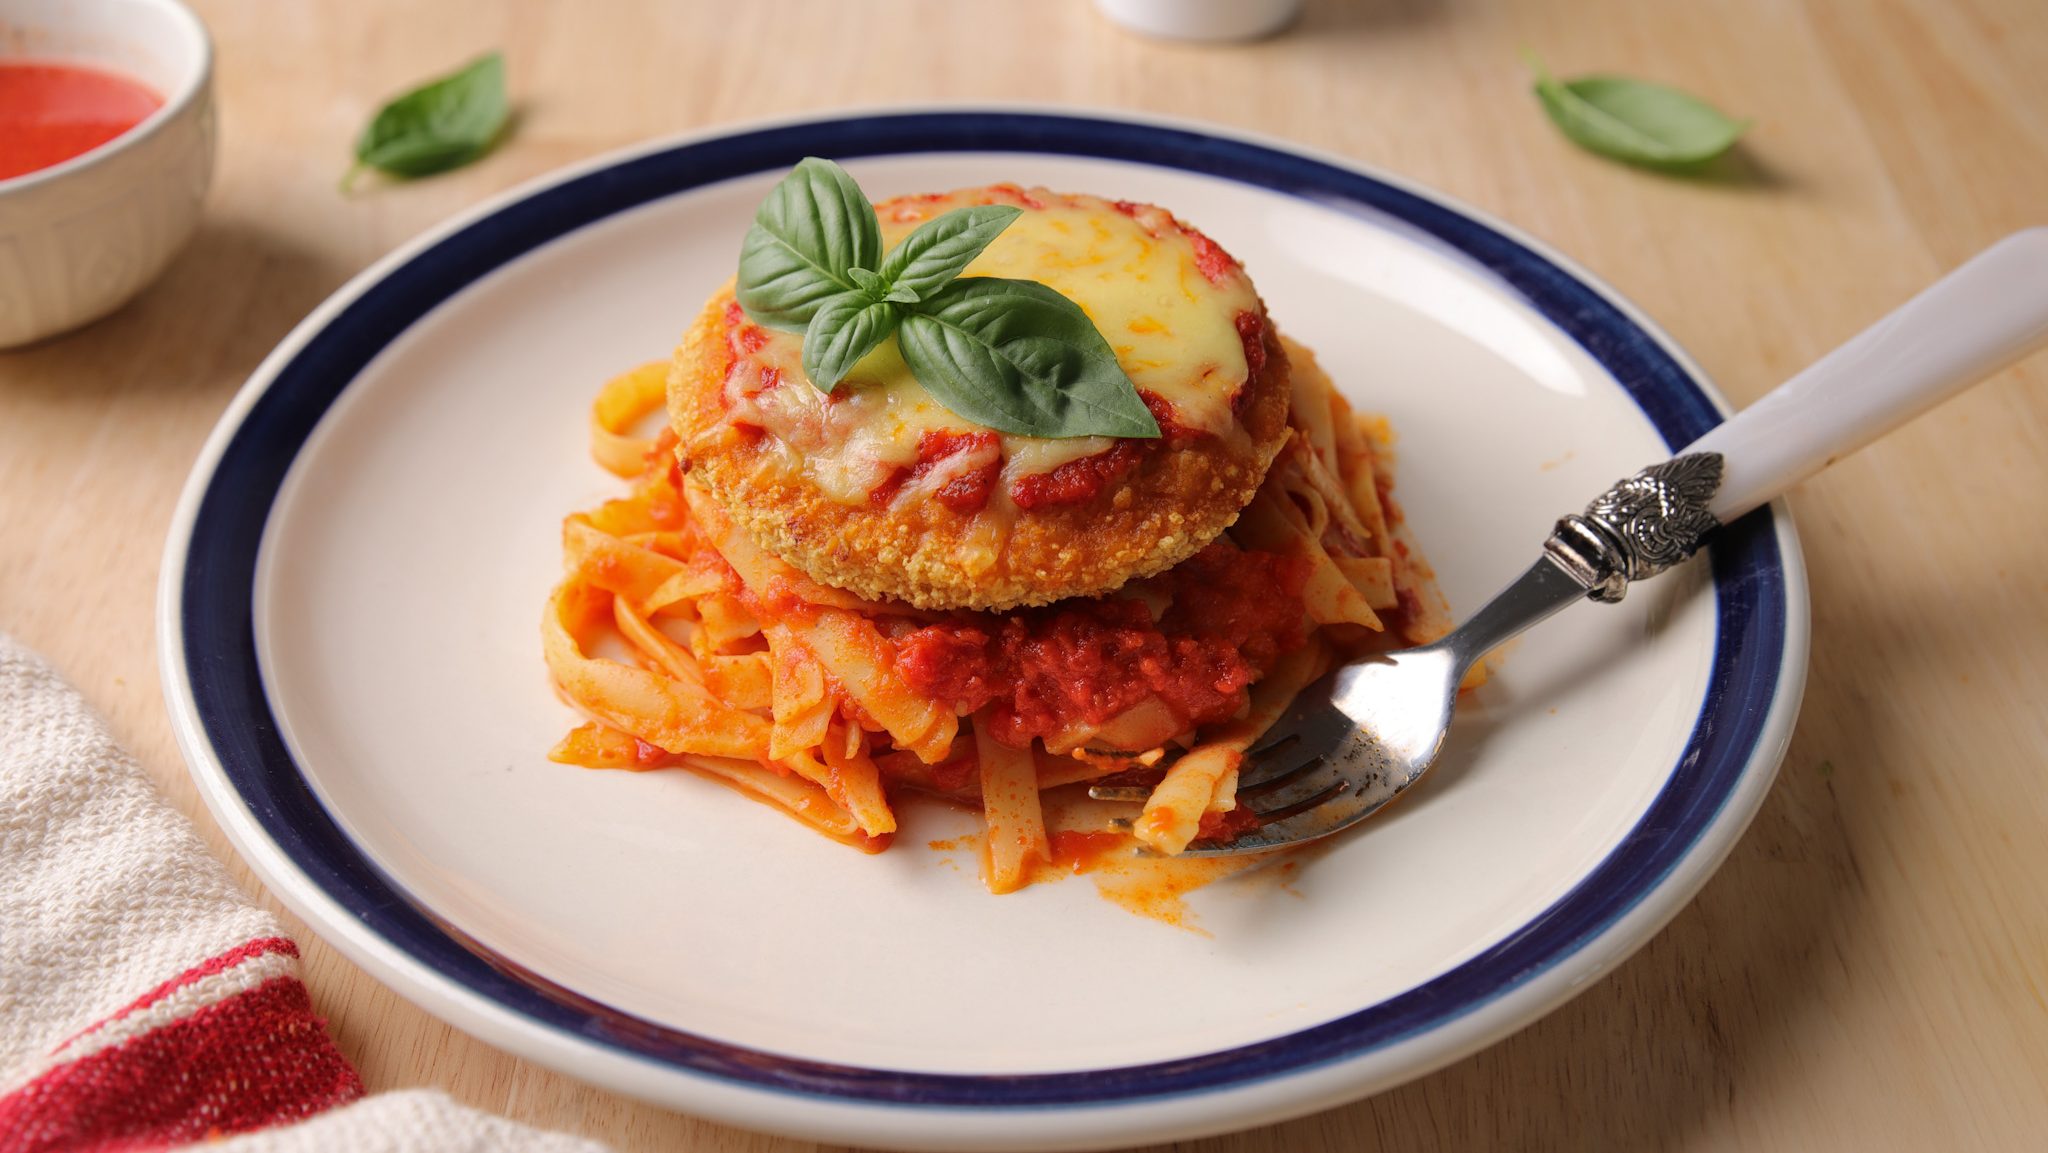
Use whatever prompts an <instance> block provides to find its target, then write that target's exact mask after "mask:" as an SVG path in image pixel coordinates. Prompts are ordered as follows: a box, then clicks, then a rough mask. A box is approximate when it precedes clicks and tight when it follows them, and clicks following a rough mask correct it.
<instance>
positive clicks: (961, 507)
mask: <svg viewBox="0 0 2048 1153" xmlns="http://www.w3.org/2000/svg"><path fill="white" fill-rule="evenodd" d="M1000 445H1001V438H1000V437H999V436H997V435H996V434H995V433H993V432H990V431H987V430H982V431H979V432H954V431H952V430H951V429H944V428H935V429H931V430H929V431H927V432H926V433H924V435H922V436H920V437H918V438H917V464H916V465H915V466H914V467H911V468H899V469H896V470H895V471H893V472H891V473H890V474H889V475H888V477H887V478H886V479H884V480H883V481H882V483H880V484H878V485H876V486H875V487H874V488H873V489H872V490H870V491H869V492H868V500H869V502H870V503H872V504H874V505H876V506H881V505H886V504H888V503H889V502H890V501H892V500H895V499H896V493H897V491H898V490H900V489H901V488H902V487H903V486H904V485H906V484H908V483H910V482H911V481H913V480H916V479H918V478H919V477H922V476H924V475H925V474H926V473H929V472H931V471H932V470H933V469H935V468H937V467H938V466H939V465H940V464H941V463H942V462H944V461H945V460H947V459H948V458H950V457H952V456H953V455H955V454H956V453H962V452H973V451H986V450H988V449H990V448H999V447H1000ZM1002 471H1003V458H1002V454H1001V453H1000V452H997V453H996V454H995V455H994V456H992V457H991V458H990V459H989V460H988V461H987V462H986V463H984V464H982V465H980V466H979V467H977V468H972V469H968V470H967V471H965V472H962V473H960V474H958V475H956V476H954V477H953V478H952V479H950V480H948V481H947V482H946V483H945V484H942V485H940V486H939V489H938V491H937V492H935V493H933V494H932V499H933V500H936V501H938V502H939V503H940V504H942V505H945V506H946V507H947V508H949V509H952V510H953V511H954V512H957V513H964V514H966V515H969V516H972V515H973V514H975V513H978V512H980V511H981V510H982V509H984V508H986V507H988V498H989V494H990V493H992V492H994V491H995V487H996V478H997V477H999V476H1001V475H1002Z"/></svg>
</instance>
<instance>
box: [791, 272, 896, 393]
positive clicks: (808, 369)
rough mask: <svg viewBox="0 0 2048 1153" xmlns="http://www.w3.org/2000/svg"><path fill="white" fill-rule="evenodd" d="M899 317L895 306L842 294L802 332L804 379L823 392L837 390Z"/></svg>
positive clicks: (862, 295) (861, 295)
mask: <svg viewBox="0 0 2048 1153" xmlns="http://www.w3.org/2000/svg"><path fill="white" fill-rule="evenodd" d="M900 316H901V313H900V312H899V311H898V309H897V307H896V305H894V304H891V303H889V302H887V301H878V300H874V299H872V298H870V297H869V296H868V295H867V294H866V293H863V292H847V293H841V294H840V295H838V296H834V297H832V298H830V299H828V300H826V301H825V302H824V303H823V304H821V305H819V306H818V311H817V312H815V313H813V314H812V316H811V323H810V326H809V327H808V328H806V329H804V375H805V376H808V377H810V378H811V383H812V384H814V385H816V386H817V387H818V388H820V389H822V390H824V391H826V392H831V391H832V390H834V389H836V388H838V387H839V382H840V381H842V380H845V379H846V374H847V373H848V372H850V371H852V369H853V366H854V365H855V364H856V363H858V362H859V360H860V358H861V357H863V356H866V355H867V354H868V353H870V352H873V351H874V350H875V349H876V348H878V347H880V346H881V343H882V342H883V341H885V340H887V339H889V334H890V333H892V332H894V331H896V322H897V320H898V319H899V318H900Z"/></svg>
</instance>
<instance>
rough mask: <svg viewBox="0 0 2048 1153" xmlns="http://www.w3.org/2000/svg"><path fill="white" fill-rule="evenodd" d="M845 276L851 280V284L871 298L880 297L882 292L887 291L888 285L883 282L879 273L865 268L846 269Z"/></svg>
mask: <svg viewBox="0 0 2048 1153" xmlns="http://www.w3.org/2000/svg"><path fill="white" fill-rule="evenodd" d="M846 278H847V279H848V280H851V281H853V286H854V287H855V288H858V289H860V290H861V291H862V292H865V293H867V294H868V297H869V298H870V299H872V300H880V299H882V294H883V293H885V292H887V291H889V286H888V285H887V284H886V283H884V282H883V280H882V278H881V276H880V275H879V274H877V273H873V272H869V271H868V270H867V269H865V268H849V269H847V270H846Z"/></svg>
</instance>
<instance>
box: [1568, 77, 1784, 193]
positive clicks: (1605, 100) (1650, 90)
mask: <svg viewBox="0 0 2048 1153" xmlns="http://www.w3.org/2000/svg"><path fill="white" fill-rule="evenodd" d="M1532 63H1534V62H1533V61H1532ZM1535 70H1536V97H1537V99H1539V100H1541V101H1542V103H1543V111H1544V112H1545V113H1546V114H1547V115H1548V116H1549V117H1550V119H1551V122H1552V123H1554V124H1556V125H1557V127H1558V128H1559V129H1560V130H1561V131H1563V133H1564V134H1565V135H1566V136H1568V137H1570V138H1571V140H1572V142H1573V143H1575V144H1577V145H1579V146H1580V147H1582V148H1586V149H1590V150H1591V151H1594V152H1598V153H1600V154H1601V155H1603V156H1611V157H1613V158H1615V159H1617V160H1625V161H1628V162H1630V163H1632V164H1643V165H1649V166H1651V167H1682V166H1685V165H1690V164H1699V163H1702V162H1704V161H1707V160H1711V159H1713V158H1714V157H1716V156H1719V155H1721V154H1722V153H1723V152H1726V151H1728V149H1729V148H1731V147H1733V146H1734V144H1735V141H1736V140H1737V139H1739V138H1740V137H1741V136H1742V134H1743V133H1744V132H1745V131H1747V130H1748V128H1749V125H1750V122H1749V121H1747V120H1737V119H1734V118H1733V117H1730V116H1727V115H1725V114H1723V113H1722V112H1721V111H1720V110H1719V109H1717V108H1715V107H1714V106H1713V105H1711V104H1708V103H1707V102H1706V101H1704V100H1701V99H1700V98H1699V97H1697V96H1694V95H1692V94H1690V93H1687V92H1682V91H1680V90H1678V89H1676V88H1671V87H1667V86H1665V85H1662V84H1652V83H1650V82H1648V81H1645V80H1633V79H1630V78H1629V77H1626V76H1582V77H1579V78H1577V79H1574V80H1558V79H1557V78H1555V77H1553V76H1551V75H1550V73H1549V72H1547V71H1545V70H1544V68H1543V66H1542V65H1541V64H1536V65H1535Z"/></svg>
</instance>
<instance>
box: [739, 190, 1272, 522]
mask: <svg viewBox="0 0 2048 1153" xmlns="http://www.w3.org/2000/svg"><path fill="white" fill-rule="evenodd" d="M988 203H1005V204H1017V205H1019V206H1020V207H1023V208H1025V210H1026V211H1025V212H1024V214H1023V215H1021V216H1019V217H1018V218H1017V219H1016V220H1015V221H1014V222H1013V223H1012V224H1011V225H1010V226H1009V228H1007V229H1005V230H1004V232H1003V234H1002V235H1001V236H999V237H997V238H996V240H995V242H994V243H993V244H991V245H989V247H988V248H987V249H986V250H985V251H983V252H982V254H981V255H980V256H979V257H978V258H976V260H975V261H974V263H973V264H970V265H968V267H967V270H966V272H965V273H964V274H963V275H966V276H1003V277H1013V278H1017V279H1022V280H1036V281H1039V282H1041V283H1044V284H1047V285H1050V286H1051V287H1052V288H1054V289H1057V290H1058V291H1059V292H1061V293H1063V294H1065V295H1066V296H1067V297H1068V298H1069V299H1071V300H1073V301H1074V302H1075V303H1076V304H1078V305H1080V306H1081V308H1082V310H1083V311H1085V312H1086V313H1087V314H1088V316H1089V319H1091V320H1093V321H1094V322H1095V326H1096V328H1097V329H1098V330H1099V331H1101V333H1102V335H1103V337H1104V338H1105V339H1106V340H1107V341H1108V342H1109V344H1110V347H1111V348H1113V349H1114V350H1115V351H1116V356H1117V361H1118V363H1120V364H1121V365H1122V366H1123V369H1124V371H1125V372H1126V373H1128V374H1129V375H1130V378H1131V381H1132V383H1134V384H1135V385H1137V387H1138V388H1139V389H1140V390H1141V391H1144V392H1150V393H1153V394H1156V395H1157V396H1159V397H1160V398H1161V399H1163V400H1165V401H1167V402H1168V403H1169V404H1171V405H1172V406H1173V410H1174V414H1175V417H1176V419H1177V420H1178V421H1179V423H1181V424H1182V425H1185V426H1187V427H1189V428H1192V429H1196V430H1200V431H1203V432H1208V433H1214V434H1217V435H1223V436H1230V435H1233V434H1234V433H1236V432H1237V428H1236V417H1235V415H1234V414H1233V412H1232V409H1231V401H1232V399H1233V398H1234V397H1235V396H1236V395H1237V393H1238V390H1239V389H1241V388H1242V387H1243V386H1244V383H1245V379H1246V376H1247V366H1246V362H1245V352H1244V339H1243V337H1242V336H1240V335H1239V330H1238V317H1239V315H1240V314H1243V313H1246V312H1250V313H1253V314H1255V315H1256V314H1257V312H1258V308H1259V302H1258V297H1257V295H1256V294H1255V293H1254V291H1253V289H1252V286H1251V283H1250V281H1248V280H1247V279H1246V278H1245V276H1244V274H1243V273H1242V272H1241V271H1240V270H1238V269H1237V268H1236V266H1235V265H1230V266H1228V267H1227V268H1222V269H1217V268H1216V267H1215V266H1214V264H1213V261H1214V256H1215V254H1214V249H1213V247H1212V248H1211V260H1212V271H1219V272H1220V275H1219V277H1218V279H1216V280H1213V281H1212V280H1211V279H1210V278H1209V276H1208V275H1206V274H1205V273H1204V271H1203V263H1202V261H1203V253H1202V250H1201V248H1199V247H1198V245H1197V243H1196V240H1195V239H1194V238H1192V237H1191V236H1190V235H1189V234H1188V233H1187V232H1185V231H1183V230H1182V229H1181V228H1179V227H1178V226H1176V225H1175V224H1174V223H1173V220H1172V218H1171V217H1170V216H1168V215H1167V214H1166V213H1164V212H1161V211H1158V210H1152V209H1141V210H1139V211H1138V212H1136V213H1129V212H1125V211H1121V210H1119V209H1118V208H1117V207H1116V206H1115V205H1113V204H1110V203H1109V202H1107V201H1104V200H1099V199H1096V198H1094V197H1085V196H1062V195H1058V194H1054V193H1049V192H1044V191H1042V190H1033V191H1031V192H1030V193H1022V192H1020V191H1019V190H1016V189H1013V188H1009V187H1006V186H997V187H994V188H987V189H972V190H967V191H963V192H956V193H952V194H949V195H945V196H929V197H907V198H904V199H902V200H898V201H891V202H888V203H885V204H883V205H882V206H881V208H880V215H881V220H882V239H883V243H884V245H885V247H893V246H894V245H895V244H896V243H897V242H899V241H901V240H902V239H903V238H904V237H905V236H908V235H909V234H910V233H911V231H913V230H914V229H915V228H916V227H917V226H918V225H919V224H921V223H923V222H924V221H926V220H929V219H931V218H933V217H935V216H938V215H940V214H942V213H945V212H947V211H950V210H952V209H954V208H959V207H963V206H966V205H970V204H988ZM765 338H766V339H765V343H763V344H762V346H761V347H760V349H759V350H758V351H755V352H751V353H742V355H741V360H740V363H737V364H736V365H735V366H734V371H733V373H732V375H731V376H730V377H729V378H728V381H727V385H726V400H727V404H728V412H729V419H730V420H732V421H735V422H744V423H746V424H752V425H755V426H758V427H760V428H762V429H763V430H765V431H766V432H768V433H769V434H770V435H771V436H772V437H773V438H774V439H775V440H777V441H779V442H781V444H780V445H779V446H778V447H777V448H776V450H775V451H774V452H772V453H770V454H764V456H763V458H762V459H763V461H764V462H766V463H764V467H773V468H779V469H786V470H790V471H792V472H800V473H801V474H802V475H804V476H805V477H806V479H808V480H809V481H810V482H811V483H812V484H813V485H814V486H816V487H817V488H818V490H819V491H821V492H823V493H824V494H826V495H827V496H829V497H830V498H832V499H834V500H838V501H842V502H844V503H848V504H858V503H861V502H864V501H866V500H867V499H868V495H869V493H871V492H872V491H873V490H874V489H875V488H876V486H878V485H880V484H882V483H883V482H885V481H886V480H887V479H888V478H889V477H890V476H891V475H892V474H894V472H895V471H896V470H897V469H899V468H908V467H911V466H913V465H915V464H916V462H917V448H918V441H919V440H920V439H921V438H922V436H923V435H924V434H925V433H926V432H930V431H936V430H950V431H955V432H969V431H976V430H979V429H980V428H981V426H980V425H977V424H975V423H973V422H972V421H969V420H967V419H965V418H963V417H960V416H957V415H955V414H954V413H952V412H951V411H949V410H948V409H946V408H945V407H944V406H943V405H941V404H939V403H938V402H937V401H936V400H934V399H932V396H931V394H930V393H928V392H926V391H925V390H924V387H923V386H922V385H920V384H918V383H917V380H916V378H914V377H913V376H912V375H911V374H910V369H909V367H908V366H907V365H905V364H904V362H903V357H902V355H901V353H899V352H898V350H897V346H896V341H895V338H894V337H891V338H890V339H889V340H888V341H887V342H886V343H884V344H883V345H882V346H881V347H880V348H878V349H876V350H875V351H874V352H873V353H872V354H870V355H869V356H868V357H866V358H865V359H863V360H862V361H861V362H860V363H859V364H857V365H855V366H854V368H853V371H852V372H850V373H849V374H848V375H847V378H846V381H845V382H844V383H842V384H841V385H840V387H839V391H838V393H837V395H835V396H831V397H828V396H826V394H824V393H822V392H820V391H818V390H817V389H816V388H814V387H811V386H810V384H809V381H808V378H806V377H805V376H804V371H803V335H802V334H801V333H790V332H776V331H772V330H770V331H767V332H766V333H765ZM768 381H773V382H774V383H773V384H771V385H769V386H768V387H765V388H764V387H763V384H764V383H766V382H768ZM1001 442H1002V453H1003V461H1004V464H1003V482H1002V485H1001V488H1002V489H1003V490H1007V488H1008V486H1009V485H1010V483H1012V482H1013V481H1014V480H1015V479H1016V478H1017V477H1020V476H1026V475H1031V474H1035V473H1043V472H1049V471H1051V470H1053V469H1055V468H1058V467H1059V466H1060V465H1062V464H1065V463H1067V462H1068V461H1072V460H1077V459H1079V458H1082V457H1086V456H1092V455H1094V454H1096V453H1099V452H1103V451H1106V450H1108V449H1109V448H1110V447H1111V446H1113V445H1114V443H1115V441H1114V440H1112V439H1110V438H1107V437H1076V438H1069V439H1061V440H1047V439H1042V438H1037V437H1022V436H1009V435H1004V436H1003V437H1002V438H1001ZM949 471H950V470H949ZM941 482H942V481H941Z"/></svg>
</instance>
